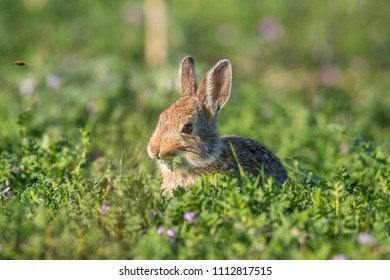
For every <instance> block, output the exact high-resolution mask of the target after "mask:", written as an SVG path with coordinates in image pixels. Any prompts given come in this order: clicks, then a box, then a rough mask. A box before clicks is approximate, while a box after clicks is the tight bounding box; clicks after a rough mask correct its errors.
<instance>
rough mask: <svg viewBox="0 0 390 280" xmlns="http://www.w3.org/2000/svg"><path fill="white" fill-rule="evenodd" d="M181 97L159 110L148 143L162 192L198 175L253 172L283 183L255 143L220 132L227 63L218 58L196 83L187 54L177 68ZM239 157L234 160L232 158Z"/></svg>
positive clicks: (283, 175) (274, 163)
mask: <svg viewBox="0 0 390 280" xmlns="http://www.w3.org/2000/svg"><path fill="white" fill-rule="evenodd" d="M179 74H180V98H179V99H178V100H177V101H176V102H175V103H174V104H173V105H172V106H171V107H170V108H168V109H167V110H165V111H164V112H162V113H161V115H160V117H159V120H158V124H157V127H156V129H155V131H154V133H153V135H152V136H151V139H150V141H149V143H148V147H147V151H148V154H149V156H150V157H151V158H152V159H154V160H156V162H157V164H158V166H159V168H160V171H161V173H162V177H163V183H162V186H161V189H162V191H163V193H164V194H165V193H168V192H170V193H172V191H173V189H174V188H176V187H177V186H182V187H186V186H188V185H191V184H193V183H194V182H195V181H196V180H197V179H199V178H200V177H201V174H203V173H213V172H221V173H224V172H227V171H229V170H231V171H233V172H234V174H235V175H236V176H237V177H238V178H240V167H239V166H241V168H242V169H243V171H244V172H245V173H248V174H252V175H253V176H258V175H259V174H260V173H261V172H264V174H265V175H266V176H270V177H272V178H273V179H274V180H275V181H276V182H277V183H278V184H280V185H282V184H283V183H284V182H285V181H286V180H287V172H286V170H285V169H284V167H283V165H282V163H281V162H280V160H279V159H278V158H277V157H276V156H275V155H274V154H273V153H272V152H271V150H270V149H268V148H267V147H266V146H264V145H263V144H261V143H260V142H258V141H256V140H253V139H249V138H244V137H241V136H222V137H221V136H219V134H218V131H217V117H218V113H219V111H220V110H221V109H222V108H223V107H224V105H225V104H226V102H227V100H228V99H229V96H230V91H231V84H232V67H231V64H230V62H229V60H227V59H223V60H220V61H219V62H218V63H217V64H216V65H214V67H212V68H211V69H210V70H209V71H208V72H207V74H206V75H205V76H204V78H203V79H202V81H201V82H200V84H199V86H198V85H197V82H196V75H195V62H194V60H193V59H192V58H191V57H190V56H187V57H185V58H184V59H183V61H182V63H181V66H180V71H179ZM237 161H238V162H237Z"/></svg>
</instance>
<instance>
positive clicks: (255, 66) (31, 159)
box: [0, 0, 390, 259]
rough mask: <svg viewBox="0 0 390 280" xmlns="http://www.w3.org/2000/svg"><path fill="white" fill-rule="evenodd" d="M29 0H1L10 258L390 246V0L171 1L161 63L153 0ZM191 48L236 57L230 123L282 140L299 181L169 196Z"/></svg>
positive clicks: (1, 144)
mask: <svg viewBox="0 0 390 280" xmlns="http://www.w3.org/2000/svg"><path fill="white" fill-rule="evenodd" d="M5 2H6V1H5ZM41 2H42V3H44V4H43V6H42V7H41V6H39V3H41ZM25 3H26V2H25V1H13V2H12V3H11V4H5V3H4V4H0V22H1V23H2V24H0V32H1V34H2V40H1V41H0V52H1V53H2V57H1V58H0V63H1V66H0V259H333V258H348V259H389V258H390V238H389V233H390V192H389V187H390V177H389V176H390V175H389V174H390V155H389V154H390V153H389V152H390V146H389V141H388V139H389V138H390V127H389V123H390V114H389V110H388V108H390V95H389V90H388V88H389V86H390V83H389V81H388V79H387V77H388V75H389V72H390V71H389V68H388V66H389V65H390V64H389V62H390V61H389V57H390V56H389V55H388V48H387V46H388V43H389V42H388V40H389V38H388V36H385V35H386V34H384V33H383V32H384V30H385V29H384V28H383V26H388V25H389V24H390V20H389V17H388V16H387V15H388V14H389V12H390V11H389V7H388V5H386V3H385V1H375V3H374V2H373V1H369V0H362V1H338V2H337V3H336V2H335V3H333V4H332V5H329V4H327V3H323V4H321V3H316V4H314V3H312V2H311V1H301V2H300V4H299V5H298V4H296V5H295V4H294V5H293V4H291V3H290V1H280V2H275V1H262V2H261V4H260V3H258V1H256V5H255V4H253V5H248V7H243V6H242V5H241V1H233V0H232V1H226V3H225V2H224V3H225V4H224V5H222V6H219V7H218V8H216V7H215V5H216V4H215V3H216V2H215V1H189V2H187V1H186V4H183V3H184V2H182V1H174V0H172V1H167V5H168V6H167V7H168V10H169V15H170V16H169V20H170V25H169V33H168V34H169V44H170V51H169V57H168V61H167V62H166V63H165V64H164V65H161V66H159V67H154V68H153V67H150V66H147V65H146V64H145V62H144V59H143V48H144V42H143V32H144V26H143V21H142V16H140V17H139V14H137V13H139V12H140V7H141V8H142V6H141V5H142V2H138V1H130V2H129V3H128V2H126V1H114V2H112V3H111V2H110V3H106V2H101V3H100V2H96V1H83V4H77V5H76V4H74V5H71V4H64V3H63V1H57V0H53V1H47V2H45V1H31V3H38V4H37V5H38V6H34V5H33V6H28V5H27V4H25ZM31 5H32V4H31ZM183 5H186V6H185V7H184V6H183ZM141 11H142V10H141ZM200 11H203V13H200ZM211 11H212V12H211ZM292 11H294V12H292ZM199 14H201V15H202V16H201V17H200V16H199ZM124 15H127V16H131V15H132V16H133V17H132V18H131V19H130V20H129V19H128V17H126V16H124ZM134 15H138V17H137V16H135V17H134ZM270 18H272V19H273V20H275V21H276V22H278V23H279V24H280V25H281V26H282V28H283V33H282V35H281V37H280V38H279V39H277V40H276V41H267V40H265V39H264V38H263V37H262V35H261V34H260V33H261V31H259V28H260V27H259V25H261V22H262V20H264V19H266V20H269V19H270ZM10 22H12V24H10ZM271 22H272V20H271ZM5 26H6V27H7V28H5ZM226 32H227V33H226ZM259 32H260V33H259ZM221 34H222V35H221ZM224 34H225V35H224ZM226 34H229V35H232V36H233V35H234V34H235V35H234V36H233V38H230V37H229V38H228V39H229V40H227V39H226V37H224V36H227V35H226ZM188 54H191V55H192V56H193V57H194V58H195V61H196V63H197V64H196V66H197V73H198V78H200V77H201V76H202V75H203V74H204V73H205V71H206V70H207V69H208V67H210V66H212V65H213V64H214V63H215V62H217V61H218V60H219V59H222V58H229V59H230V61H231V62H232V65H233V90H232V95H231V98H230V100H229V102H228V103H227V105H226V107H225V108H224V109H223V110H222V111H221V114H220V121H219V122H220V130H221V133H223V134H239V135H244V136H247V137H252V138H255V139H258V140H260V141H261V142H263V143H264V144H265V145H266V146H268V147H270V148H271V149H272V150H273V151H274V152H275V153H276V154H277V155H278V156H279V157H280V158H281V159H282V161H283V162H284V164H285V166H286V168H287V170H288V173H289V177H290V178H289V180H288V181H287V182H286V183H285V185H284V186H279V185H277V184H276V183H275V182H273V181H272V180H271V179H265V182H264V184H263V187H262V188H257V187H256V186H257V182H256V179H255V178H249V177H245V179H244V181H243V182H242V184H241V185H240V184H237V180H236V179H235V178H234V176H232V175H231V174H213V175H209V176H206V175H205V176H204V177H203V178H202V180H201V181H199V182H198V183H197V184H196V185H194V186H192V187H190V188H189V189H187V190H186V189H183V188H178V189H177V190H175V191H174V194H173V195H168V196H162V195H161V191H160V185H161V177H160V176H159V174H158V172H157V168H156V166H155V163H154V162H153V161H152V160H151V159H149V158H148V155H147V152H146V145H147V143H148V140H149V138H150V136H151V134H152V132H153V130H154V128H155V125H156V122H157V119H158V116H159V114H160V113H161V112H162V111H163V110H164V109H165V108H167V107H168V106H169V105H170V104H172V102H173V101H174V100H175V99H176V98H177V94H178V93H177V88H178V84H177V71H178V66H179V63H180V61H181V59H182V58H183V57H184V56H185V55H188ZM20 59H23V60H26V61H28V62H29V63H30V65H28V66H23V67H22V66H16V65H13V64H12V62H13V61H15V60H20ZM327 71H328V72H327ZM329 73H330V74H329ZM326 75H336V76H334V77H336V78H335V79H334V80H332V78H331V79H330V82H329V80H326ZM324 77H325V78H324ZM334 77H333V78H334ZM328 78H329V77H328ZM324 79H325V81H324ZM189 212H192V213H193V215H194V216H193V218H192V216H191V215H188V213H189ZM186 213H187V215H185V214H186ZM189 217H190V218H189Z"/></svg>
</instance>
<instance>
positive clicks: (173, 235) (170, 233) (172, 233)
mask: <svg viewBox="0 0 390 280" xmlns="http://www.w3.org/2000/svg"><path fill="white" fill-rule="evenodd" d="M167 235H168V236H169V237H171V238H172V237H175V235H176V232H175V231H174V230H173V229H171V228H170V229H168V230H167Z"/></svg>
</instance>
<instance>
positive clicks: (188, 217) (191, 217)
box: [183, 211, 195, 224]
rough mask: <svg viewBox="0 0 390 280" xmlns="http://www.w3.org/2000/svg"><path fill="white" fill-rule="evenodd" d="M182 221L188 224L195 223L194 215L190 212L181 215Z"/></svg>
mask: <svg viewBox="0 0 390 280" xmlns="http://www.w3.org/2000/svg"><path fill="white" fill-rule="evenodd" d="M183 219H184V220H186V221H187V222H189V223H190V224H193V223H194V222H195V213H194V212H192V211H190V212H187V213H185V214H184V215H183Z"/></svg>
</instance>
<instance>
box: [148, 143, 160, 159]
mask: <svg viewBox="0 0 390 280" xmlns="http://www.w3.org/2000/svg"><path fill="white" fill-rule="evenodd" d="M148 154H149V156H150V157H151V158H155V159H160V149H159V148H158V147H157V146H153V145H148Z"/></svg>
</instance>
